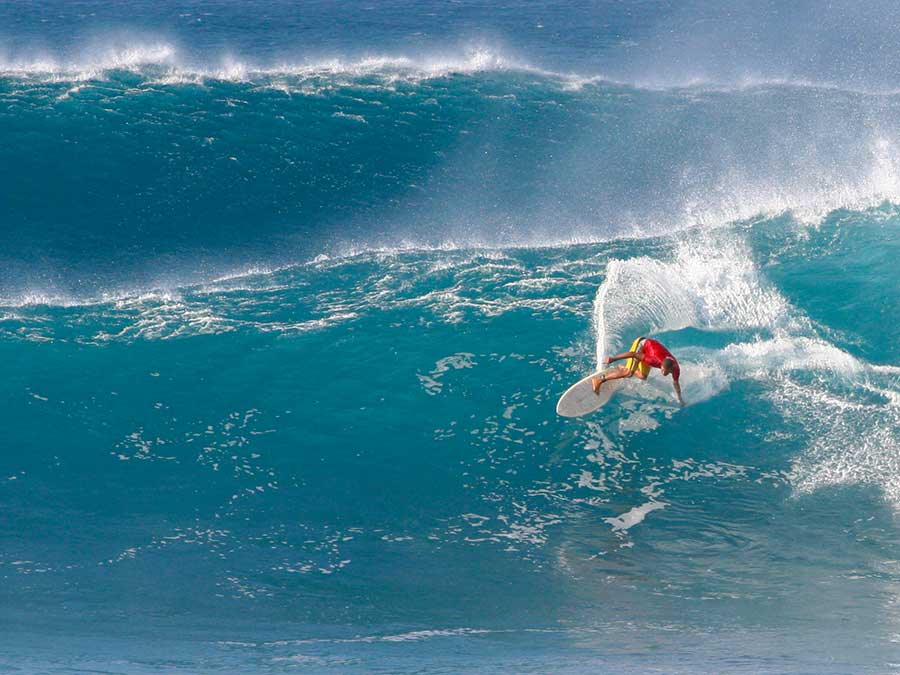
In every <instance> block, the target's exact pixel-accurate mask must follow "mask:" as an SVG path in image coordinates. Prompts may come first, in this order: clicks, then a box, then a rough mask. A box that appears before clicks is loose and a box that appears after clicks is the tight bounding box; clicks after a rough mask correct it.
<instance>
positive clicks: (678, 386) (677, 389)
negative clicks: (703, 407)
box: [672, 380, 684, 408]
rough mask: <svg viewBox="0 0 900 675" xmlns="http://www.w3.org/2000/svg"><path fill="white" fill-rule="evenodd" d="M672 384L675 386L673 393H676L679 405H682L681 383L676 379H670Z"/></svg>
mask: <svg viewBox="0 0 900 675" xmlns="http://www.w3.org/2000/svg"><path fill="white" fill-rule="evenodd" d="M672 386H673V387H675V393H676V394H677V395H678V402H679V403H680V404H681V407H682V408H683V407H684V399H683V398H681V385H680V384H678V380H672Z"/></svg>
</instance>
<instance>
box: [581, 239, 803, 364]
mask: <svg viewBox="0 0 900 675" xmlns="http://www.w3.org/2000/svg"><path fill="white" fill-rule="evenodd" d="M726 236H727V235H725V234H721V235H719V236H718V237H716V238H713V237H712V236H708V237H706V238H704V239H702V240H700V241H699V242H697V241H694V242H685V243H682V244H680V245H679V246H677V247H676V250H675V252H674V255H673V256H672V257H671V259H670V260H668V261H660V260H655V259H653V258H649V257H643V256H642V257H637V258H631V259H627V260H612V261H610V263H609V265H608V266H607V276H606V279H605V280H604V282H603V283H602V284H601V286H600V289H599V290H598V292H597V296H596V298H595V301H594V328H595V331H596V335H597V363H598V364H601V363H602V362H603V358H604V357H605V356H606V355H608V354H610V352H611V351H612V350H616V351H617V350H619V349H620V347H621V349H622V350H624V349H627V347H628V345H627V344H626V343H630V342H631V340H632V339H633V338H634V337H636V336H638V335H650V334H655V333H662V332H666V331H673V330H680V329H683V328H688V327H695V328H702V329H707V330H719V331H721V330H735V329H750V328H762V327H767V328H772V327H774V326H776V325H777V324H779V323H781V322H784V321H786V320H787V318H788V304H787V302H786V301H785V300H784V298H783V297H782V296H781V295H780V294H779V293H778V292H777V291H776V290H774V289H772V288H771V287H770V286H768V285H767V284H765V283H764V282H763V281H762V280H761V279H760V277H759V274H758V272H757V270H756V268H755V267H754V265H753V262H752V259H751V256H750V253H749V251H748V250H747V248H746V247H745V246H744V245H743V244H742V243H741V242H740V241H734V240H732V241H728V240H727V239H726V238H725V237H726Z"/></svg>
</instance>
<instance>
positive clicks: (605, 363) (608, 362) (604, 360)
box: [603, 356, 612, 366]
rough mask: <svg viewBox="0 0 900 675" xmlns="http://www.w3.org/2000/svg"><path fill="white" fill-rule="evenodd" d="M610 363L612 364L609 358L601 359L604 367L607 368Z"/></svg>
mask: <svg viewBox="0 0 900 675" xmlns="http://www.w3.org/2000/svg"><path fill="white" fill-rule="evenodd" d="M610 363H612V359H611V358H609V357H608V356H607V357H606V358H605V359H603V365H604V366H608V365H609V364H610Z"/></svg>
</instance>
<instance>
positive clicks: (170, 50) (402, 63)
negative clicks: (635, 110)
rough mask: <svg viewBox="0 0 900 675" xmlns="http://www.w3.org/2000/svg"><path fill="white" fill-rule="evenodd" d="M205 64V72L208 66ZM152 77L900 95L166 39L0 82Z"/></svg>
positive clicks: (754, 77) (513, 60) (886, 90)
mask: <svg viewBox="0 0 900 675" xmlns="http://www.w3.org/2000/svg"><path fill="white" fill-rule="evenodd" d="M204 64H205V65H204ZM122 71H125V72H130V73H134V74H138V75H142V76H144V77H146V79H147V82H148V83H149V84H169V85H176V84H203V83H205V82H208V81H225V82H255V83H270V84H271V83H273V82H277V81H279V80H285V79H289V80H316V79H321V78H348V79H361V78H368V77H380V78H385V79H387V80H398V79H401V80H406V81H410V82H415V81H421V80H425V79H436V78H444V77H448V76H451V75H474V74H478V73H490V72H512V73H516V72H518V73H524V74H532V75H536V76H540V77H543V78H547V79H548V80H555V81H557V82H558V83H559V84H560V85H562V86H563V87H565V88H567V89H570V90H579V89H582V88H584V87H589V86H591V85H597V86H610V85H612V86H620V87H626V88H631V89H634V90H637V91H648V92H678V91H683V92H695V93H703V92H707V93H740V92H748V91H753V90H759V89H770V88H779V89H786V90H790V89H800V90H803V89H806V90H819V91H822V92H838V93H849V94H858V95H865V96H874V97H894V96H898V95H900V89H897V88H891V87H856V86H853V85H850V84H846V83H841V82H838V81H833V80H828V79H821V80H816V79H810V78H803V77H783V76H782V77H776V76H761V75H758V74H753V73H748V74H743V75H738V76H735V77H731V78H728V79H722V78H711V77H705V76H691V77H684V78H679V77H667V78H665V79H660V78H657V77H645V76H638V77H632V78H625V77H621V76H614V75H611V74H609V73H599V72H577V71H574V70H559V69H554V68H547V67H542V66H539V65H535V64H534V63H532V62H530V61H529V60H527V59H524V58H521V57H519V56H514V55H511V54H509V53H507V52H506V51H504V50H503V49H500V48H498V47H497V46H496V45H489V44H484V43H481V44H475V45H469V46H464V47H454V48H447V49H438V50H435V51H433V52H431V53H426V54H421V55H409V54H402V53H376V52H370V53H368V54H363V55H361V56H356V57H348V56H333V57H326V58H306V59H303V60H299V61H290V60H280V61H274V62H270V63H261V62H258V61H254V60H252V59H249V60H248V59H242V58H237V57H235V56H233V55H223V56H221V57H219V58H218V59H216V58H212V59H210V58H198V57H196V56H193V57H192V56H189V55H187V54H185V53H184V52H183V50H181V49H179V47H178V46H177V45H176V44H175V43H171V42H166V41H160V40H156V41H153V40H149V41H147V40H145V41H133V42H129V43H126V44H121V41H115V40H113V41H110V42H108V43H107V44H104V45H95V46H93V47H90V48H86V49H82V50H80V53H79V56H78V57H69V58H66V57H62V56H58V55H52V54H45V55H42V56H36V57H35V56H32V57H23V56H19V57H16V56H10V55H6V56H5V57H3V58H0V78H2V77H7V78H19V79H24V80H34V81H39V82H48V83H65V82H71V83H83V82H89V81H102V80H105V79H108V78H109V77H110V76H112V75H114V74H115V73H116V72H122Z"/></svg>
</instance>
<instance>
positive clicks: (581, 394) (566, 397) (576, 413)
mask: <svg viewBox="0 0 900 675" xmlns="http://www.w3.org/2000/svg"><path fill="white" fill-rule="evenodd" d="M612 370H615V367H613V368H605V369H604V370H601V371H598V372H596V373H591V374H590V375H588V376H587V377H586V378H584V379H583V380H579V381H578V382H576V383H575V384H573V385H572V386H571V387H569V388H568V389H567V390H566V393H565V394H563V395H562V396H561V397H560V399H559V401H558V402H557V404H556V414H557V415H562V416H563V417H581V416H582V415H587V414H588V413H589V412H594V411H595V410H597V408H599V407H601V406H602V405H604V404H606V402H607V401H609V399H610V398H612V395H613V394H614V393H615V392H616V389H618V388H619V385H620V384H621V381H619V380H613V381H612V382H604V383H603V384H602V385H600V393H599V394H595V393H594V390H593V388H592V387H591V379H592V378H594V377H597V375H599V374H601V373H605V372H610V371H612Z"/></svg>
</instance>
